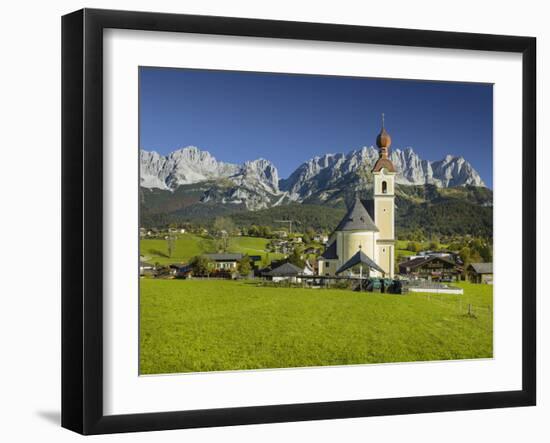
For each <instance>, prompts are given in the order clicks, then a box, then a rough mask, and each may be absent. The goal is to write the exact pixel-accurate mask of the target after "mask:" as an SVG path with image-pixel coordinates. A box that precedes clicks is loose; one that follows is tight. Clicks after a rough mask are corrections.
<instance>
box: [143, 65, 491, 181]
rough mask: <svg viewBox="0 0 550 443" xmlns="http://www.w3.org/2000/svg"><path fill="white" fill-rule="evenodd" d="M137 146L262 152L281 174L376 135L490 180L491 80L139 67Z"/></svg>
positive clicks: (238, 157) (221, 153) (231, 158)
mask: <svg viewBox="0 0 550 443" xmlns="http://www.w3.org/2000/svg"><path fill="white" fill-rule="evenodd" d="M139 93H140V148H142V149H145V150H155V151H157V152H159V153H161V154H164V155H165V154H168V153H170V152H171V151H173V150H175V149H177V148H180V147H184V146H188V145H194V146H197V147H199V148H200V149H203V150H207V151H209V152H210V153H211V154H212V155H214V156H215V157H216V158H217V159H218V160H223V161H227V162H232V163H242V162H244V161H245V160H253V159H255V158H259V157H263V158H266V159H268V160H270V161H272V162H273V163H274V164H275V166H276V167H277V169H278V170H279V175H280V177H281V178H286V177H288V175H289V174H290V173H292V171H294V169H296V167H297V166H299V165H300V164H301V163H303V162H304V161H306V160H308V159H310V158H311V157H313V156H315V155H322V154H325V153H329V152H349V151H350V150H352V149H357V148H360V147H362V146H370V145H374V144H375V139H376V135H377V134H378V132H379V130H380V115H381V113H384V114H385V116H386V129H387V131H388V132H389V133H390V134H391V136H392V140H393V142H392V149H395V148H405V147H408V146H411V147H412V148H413V149H414V150H415V151H416V152H417V153H418V154H419V155H420V156H421V157H422V158H423V159H427V160H440V159H441V158H443V157H444V156H445V155H446V154H453V155H462V156H463V157H464V158H465V159H466V160H468V161H469V162H470V163H472V165H473V166H474V168H475V169H476V170H477V171H478V172H479V173H480V175H481V177H482V178H483V180H484V181H485V183H486V184H487V185H488V186H489V187H492V174H493V172H492V167H493V162H492V157H493V153H492V146H493V88H492V85H487V84H474V83H449V82H430V81H411V80H387V79H371V78H357V77H337V76H311V75H287V74H266V73H246V72H232V71H206V70H188V69H171V68H148V67H142V68H140V90H139Z"/></svg>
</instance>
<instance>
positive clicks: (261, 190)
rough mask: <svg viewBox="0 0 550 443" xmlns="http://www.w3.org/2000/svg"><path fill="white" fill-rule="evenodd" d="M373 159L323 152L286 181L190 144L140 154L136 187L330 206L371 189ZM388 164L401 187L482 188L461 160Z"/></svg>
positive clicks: (260, 164) (265, 165) (205, 197)
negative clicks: (354, 192)
mask: <svg viewBox="0 0 550 443" xmlns="http://www.w3.org/2000/svg"><path fill="white" fill-rule="evenodd" d="M377 158H378V151H377V149H375V148H374V147H363V148H361V149H357V150H353V151H350V152H349V153H347V154H343V153H338V154H325V155H323V156H317V157H314V158H312V159H310V160H308V161H307V162H305V163H303V164H301V165H300V166H299V167H298V168H297V169H296V170H295V171H294V172H293V173H292V174H291V175H290V176H289V177H288V178H286V179H279V174H278V171H277V168H276V167H275V165H273V164H272V163H271V162H270V161H268V160H265V159H257V160H251V161H247V162H245V163H244V164H240V165H239V164H233V163H225V162H221V161H218V160H216V158H214V157H213V156H212V155H211V154H210V153H209V152H208V151H202V150H200V149H199V148H197V147H194V146H188V147H185V148H182V149H178V150H176V151H174V152H172V153H170V154H169V155H167V156H162V155H160V154H158V153H156V152H150V151H144V150H142V151H141V153H140V174H141V176H140V184H141V187H142V188H145V189H151V190H153V189H158V190H164V191H170V192H172V193H173V192H174V191H176V190H177V189H178V188H181V189H191V190H192V191H193V192H195V194H197V193H199V194H200V197H199V200H200V202H202V203H222V204H227V205H233V206H236V207H237V206H238V207H242V208H243V209H245V208H246V209H248V210H259V209H265V208H270V207H273V206H278V205H281V204H285V203H291V202H296V203H315V204H332V203H336V202H338V201H340V200H341V199H342V198H343V197H342V192H343V191H344V190H345V191H346V192H347V191H349V190H365V189H369V187H372V177H371V173H370V168H371V167H372V165H373V164H374V162H375V161H376V159H377ZM391 160H392V161H393V162H394V164H395V166H396V169H397V170H398V174H397V178H396V181H397V183H398V184H400V185H435V186H436V187H438V188H448V187H456V186H478V187H484V186H485V184H484V182H483V180H482V179H481V177H480V175H479V174H478V173H477V171H476V170H475V169H474V168H473V166H472V165H471V164H470V163H469V162H468V161H466V160H465V159H464V158H463V157H455V156H452V155H447V156H446V157H445V158H443V159H442V160H439V161H433V162H431V161H428V160H423V159H421V158H420V157H419V156H418V155H417V154H416V153H415V152H414V150H413V149H412V148H406V149H404V150H401V149H396V150H393V151H392V152H391ZM199 188H200V192H199Z"/></svg>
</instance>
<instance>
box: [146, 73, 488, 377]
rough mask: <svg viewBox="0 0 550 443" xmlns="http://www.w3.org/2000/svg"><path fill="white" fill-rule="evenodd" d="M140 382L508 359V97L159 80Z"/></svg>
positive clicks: (277, 77)
mask: <svg viewBox="0 0 550 443" xmlns="http://www.w3.org/2000/svg"><path fill="white" fill-rule="evenodd" d="M139 150H140V174H139V175H140V176H139V200H140V201H139V203H140V228H139V231H140V232H139V236H140V258H139V275H140V302H139V303H140V306H139V313H140V314H139V315H140V319H139V323H140V325H139V328H140V331H139V337H140V338H139V340H140V343H139V345H140V351H139V355H140V364H139V366H140V374H142V375H151V374H169V373H185V372H205V371H228V370H231V371H234V370H258V369H270V368H271V369H273V368H296V367H319V366H339V365H357V364H372V363H377V364H380V363H397V362H399V363H403V362H422V361H438V360H469V359H480V358H492V356H493V290H492V289H493V285H492V283H493V270H492V249H493V184H492V176H493V163H492V158H493V86H492V85H491V84H479V83H459V82H441V81H418V80H397V79H376V78H363V77H341V76H320V75H319V76H317V75H300V74H280V73H259V72H236V71H216V70H195V69H175V68H161V67H140V69H139Z"/></svg>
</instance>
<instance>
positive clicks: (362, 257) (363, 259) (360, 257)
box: [336, 250, 385, 274]
mask: <svg viewBox="0 0 550 443" xmlns="http://www.w3.org/2000/svg"><path fill="white" fill-rule="evenodd" d="M360 263H363V264H364V265H366V266H368V267H369V268H372V269H374V270H376V271H380V272H382V273H385V271H384V270H383V269H382V268H381V267H380V266H378V265H377V264H376V263H375V262H374V260H372V259H371V258H370V257H369V256H368V255H367V254H365V253H364V252H363V251H361V250H359V251H357V252H356V253H355V254H354V255H353V256H352V257H351V258H350V259H349V260H348V261H347V262H345V263H344V264H343V265H342V266H340V268H339V269H338V270H337V271H336V273H337V274H340V273H342V272H344V271H345V270H346V269H349V268H353V267H354V266H356V265H358V264H360Z"/></svg>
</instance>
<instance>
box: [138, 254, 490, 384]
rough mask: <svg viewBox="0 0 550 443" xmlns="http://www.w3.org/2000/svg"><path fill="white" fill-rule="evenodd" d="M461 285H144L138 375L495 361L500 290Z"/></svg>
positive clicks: (166, 282)
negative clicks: (377, 288)
mask: <svg viewBox="0 0 550 443" xmlns="http://www.w3.org/2000/svg"><path fill="white" fill-rule="evenodd" d="M248 246H249V247H250V246H251V245H248ZM252 246H254V245H253V244H252ZM243 247H244V246H243ZM250 249H254V248H250ZM459 285H460V286H461V287H463V288H464V295H434V294H432V295H427V294H407V295H391V294H375V293H357V292H352V291H348V290H337V289H305V288H304V289H301V288H277V287H264V286H260V285H258V283H254V282H250V281H225V280H224V281H220V280H160V279H158V280H155V279H147V278H144V279H142V280H141V294H140V373H141V374H163V373H175V372H197V371H224V370H242V369H262V368H285V367H305V366H325V365H348V364H365V363H389V362H412V361H427V360H454V359H472V358H490V357H492V354H493V322H492V318H493V317H492V313H493V295H492V286H489V285H474V284H470V283H460V284H459ZM468 305H471V309H470V314H469V313H468Z"/></svg>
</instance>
